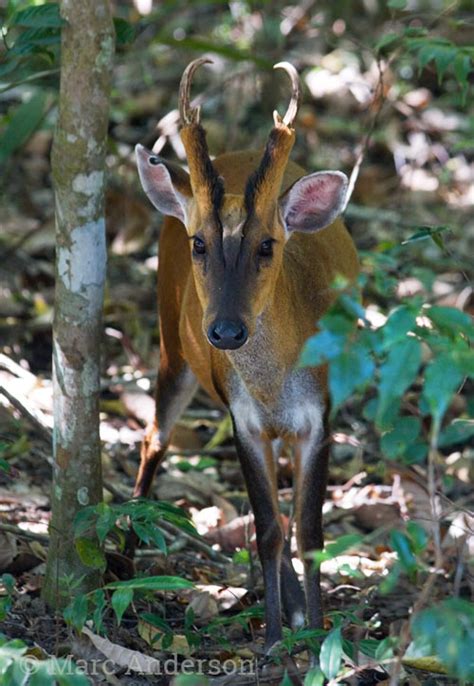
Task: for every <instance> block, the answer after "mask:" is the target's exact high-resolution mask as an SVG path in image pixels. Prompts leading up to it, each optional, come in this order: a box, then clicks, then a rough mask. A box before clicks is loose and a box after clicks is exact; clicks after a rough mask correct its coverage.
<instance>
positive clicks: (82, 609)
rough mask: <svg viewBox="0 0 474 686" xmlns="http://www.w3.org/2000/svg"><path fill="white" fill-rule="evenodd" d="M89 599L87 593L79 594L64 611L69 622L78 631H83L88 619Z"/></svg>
mask: <svg viewBox="0 0 474 686" xmlns="http://www.w3.org/2000/svg"><path fill="white" fill-rule="evenodd" d="M87 609H88V599H87V596H86V595H78V596H76V597H75V598H74V600H73V601H72V603H70V604H69V605H68V606H67V607H66V608H65V609H64V612H63V616H64V619H65V621H66V623H67V624H70V625H72V626H73V627H74V628H75V629H76V630H77V631H81V629H82V627H83V626H84V624H85V621H86V619H87Z"/></svg>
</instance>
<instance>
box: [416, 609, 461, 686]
mask: <svg viewBox="0 0 474 686" xmlns="http://www.w3.org/2000/svg"><path fill="white" fill-rule="evenodd" d="M411 624H412V632H411V633H412V636H414V637H415V641H414V644H415V645H414V646H413V645H412V646H410V650H411V653H415V654H417V656H420V653H421V655H422V656H423V655H427V656H429V655H436V657H438V658H439V659H440V660H441V662H442V663H443V664H444V665H445V666H446V668H447V669H448V670H449V673H450V674H452V675H453V676H455V677H457V678H458V679H462V680H466V681H472V680H473V679H474V653H473V651H472V646H473V644H474V607H473V605H472V603H471V602H469V601H467V600H463V599H461V598H450V599H448V600H445V601H443V602H442V603H439V604H438V605H435V606H434V607H431V608H428V609H426V610H423V611H422V612H420V613H419V614H417V615H415V616H414V617H413V618H412V620H411Z"/></svg>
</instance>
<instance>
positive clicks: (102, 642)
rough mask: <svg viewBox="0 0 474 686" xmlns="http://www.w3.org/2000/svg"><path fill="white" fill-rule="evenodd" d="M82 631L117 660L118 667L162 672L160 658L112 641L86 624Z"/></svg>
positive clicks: (137, 670)
mask: <svg viewBox="0 0 474 686" xmlns="http://www.w3.org/2000/svg"><path fill="white" fill-rule="evenodd" d="M82 633H83V634H84V635H85V636H87V637H88V638H89V640H90V641H91V643H92V644H93V645H94V647H95V648H97V650H100V652H101V653H102V654H103V655H105V657H107V658H108V659H109V660H112V662H115V664H116V665H117V666H118V667H126V668H127V669H130V670H132V671H134V672H139V673H142V674H161V662H160V660H157V659H156V658H154V657H150V656H149V655H144V654H143V653H140V652H139V651H138V650H130V649H129V648H124V647H123V646H120V645H118V644H117V643H112V641H109V640H108V639H107V638H102V636H98V635H97V634H94V633H93V632H92V631H91V630H90V629H89V628H88V627H86V626H84V627H83V628H82Z"/></svg>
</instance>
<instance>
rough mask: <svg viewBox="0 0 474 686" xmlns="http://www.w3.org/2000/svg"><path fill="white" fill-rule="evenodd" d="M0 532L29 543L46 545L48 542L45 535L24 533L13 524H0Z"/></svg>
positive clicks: (31, 532)
mask: <svg viewBox="0 0 474 686" xmlns="http://www.w3.org/2000/svg"><path fill="white" fill-rule="evenodd" d="M0 531H5V532H6V533H8V534H13V535H14V536H17V538H25V539H27V540H29V541H38V542H39V543H44V544H47V543H48V542H49V536H47V534H37V533H35V532H34V531H26V530H25V529H21V528H20V527H19V526H15V524H6V523H5V522H0Z"/></svg>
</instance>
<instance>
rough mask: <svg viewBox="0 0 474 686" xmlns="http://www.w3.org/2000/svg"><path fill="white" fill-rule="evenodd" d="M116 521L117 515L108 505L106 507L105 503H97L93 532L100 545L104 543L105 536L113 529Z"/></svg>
mask: <svg viewBox="0 0 474 686" xmlns="http://www.w3.org/2000/svg"><path fill="white" fill-rule="evenodd" d="M116 519H117V515H116V513H115V512H114V510H113V509H112V508H111V507H110V505H107V503H99V505H97V521H96V524H95V530H96V532H97V536H98V538H99V542H100V543H103V542H104V540H105V538H106V536H107V534H108V533H109V532H110V531H111V529H113V528H114V526H115V522H116Z"/></svg>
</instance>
